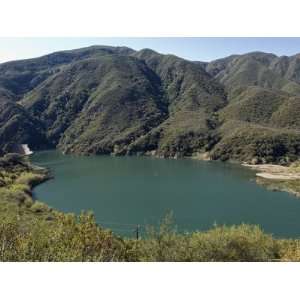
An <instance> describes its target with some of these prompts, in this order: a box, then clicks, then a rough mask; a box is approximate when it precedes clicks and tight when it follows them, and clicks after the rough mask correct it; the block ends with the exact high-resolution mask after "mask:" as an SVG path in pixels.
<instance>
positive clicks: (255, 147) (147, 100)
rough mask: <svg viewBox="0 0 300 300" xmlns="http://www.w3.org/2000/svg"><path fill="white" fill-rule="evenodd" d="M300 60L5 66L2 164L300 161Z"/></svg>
mask: <svg viewBox="0 0 300 300" xmlns="http://www.w3.org/2000/svg"><path fill="white" fill-rule="evenodd" d="M299 113H300V56H299V55H295V56H291V57H286V56H283V57H277V56H276V55H273V54H268V53H261V52H254V53H249V54H245V55H232V56H229V57H226V58H224V59H219V60H216V61H212V62H209V63H202V62H191V61H187V60H184V59H182V58H179V57H176V56H174V55H162V54H159V53H157V52H155V51H153V50H150V49H143V50H141V51H134V50H132V49H129V48H126V47H107V46H92V47H87V48H83V49H77V50H71V51H62V52H57V53H53V54H49V55H46V56H43V57H39V58H35V59H29V60H22V61H15V62H8V63H5V64H0V146H1V154H3V153H6V152H10V151H13V149H14V146H15V145H16V144H18V143H27V144H29V146H30V147H31V148H33V149H42V148H52V147H58V148H59V149H61V150H62V151H64V152H66V153H79V154H110V153H111V154H116V155H125V154H152V155H153V154H155V155H158V156H163V157H180V156H190V155H194V154H196V153H199V152H200V153H204V152H205V153H206V155H207V156H210V157H211V158H212V159H221V160H227V159H234V160H245V161H253V162H278V163H287V162H289V161H292V160H295V159H297V158H298V157H299V156H300V147H299V141H300V117H299V116H300V114H299Z"/></svg>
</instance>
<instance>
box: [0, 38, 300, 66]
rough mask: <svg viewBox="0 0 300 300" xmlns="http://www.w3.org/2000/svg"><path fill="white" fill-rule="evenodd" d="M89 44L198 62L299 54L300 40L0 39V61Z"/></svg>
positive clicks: (35, 55)
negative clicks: (237, 56) (259, 53)
mask: <svg viewBox="0 0 300 300" xmlns="http://www.w3.org/2000/svg"><path fill="white" fill-rule="evenodd" d="M91 45H112V46H128V47H130V48H133V49H136V50H139V49H142V48H152V49H154V50H156V51H158V52H161V53H171V54H175V55H178V56H181V57H184V58H186V59H191V60H202V61H210V60H213V59H217V58H221V57H224V56H228V55H231V54H241V53H247V52H251V51H264V52H272V53H275V54H277V55H293V54H296V53H300V38H0V62H5V61H9V60H15V59H23V58H31V57H37V56H41V55H44V54H48V53H51V52H54V51H59V50H67V49H75V48H80V47H86V46H91Z"/></svg>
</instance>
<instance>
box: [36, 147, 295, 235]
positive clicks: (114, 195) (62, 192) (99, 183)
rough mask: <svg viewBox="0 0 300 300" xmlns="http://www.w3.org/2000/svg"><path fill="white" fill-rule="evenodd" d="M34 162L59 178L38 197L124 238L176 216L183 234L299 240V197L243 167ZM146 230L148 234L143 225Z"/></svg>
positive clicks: (98, 159)
mask: <svg viewBox="0 0 300 300" xmlns="http://www.w3.org/2000/svg"><path fill="white" fill-rule="evenodd" d="M31 161H32V162H33V163H34V164H37V165H39V166H42V167H47V168H49V169H50V170H51V172H52V174H53V175H54V179H51V180H49V181H47V182H45V183H43V184H41V185H39V186H37V187H36V188H35V189H34V197H35V198H37V199H38V200H40V201H43V202H45V203H47V204H48V205H49V206H50V207H52V208H55V209H58V210H60V211H64V212H73V213H76V214H78V213H80V212H81V211H93V212H94V214H95V218H96V221H97V222H98V223H99V224H100V225H103V226H104V227H107V228H111V229H112V230H113V231H114V232H116V233H118V234H120V235H124V236H134V230H135V228H136V225H137V224H139V225H142V226H143V225H146V224H152V225H157V224H158V222H159V221H160V220H161V219H162V218H163V217H164V216H165V215H166V214H167V213H168V212H172V213H173V216H174V221H175V223H176V226H177V229H178V231H181V232H182V231H195V230H206V229H209V228H211V227H213V226H214V224H218V225H222V224H226V225H232V224H241V223H247V224H258V225H260V227H261V228H262V229H263V230H264V231H266V232H268V233H272V234H273V235H274V236H275V237H300V199H299V198H296V197H295V196H292V195H289V194H288V193H285V192H273V191H269V190H267V189H265V188H264V187H262V186H259V185H257V184H256V183H255V173H254V172H253V171H252V170H248V169H246V168H244V167H241V166H239V165H237V164H230V163H222V162H209V161H197V160H192V159H178V160H174V159H159V158H153V157H134V156H126V157H113V156H88V157H87V156H73V155H63V154H62V153H60V152H58V151H41V152H37V153H35V154H34V155H33V156H32V157H31ZM142 226H141V234H143V227H142Z"/></svg>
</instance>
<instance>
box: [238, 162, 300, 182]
mask: <svg viewBox="0 0 300 300" xmlns="http://www.w3.org/2000/svg"><path fill="white" fill-rule="evenodd" d="M242 166H244V167H248V168H251V169H253V170H257V171H260V172H258V173H256V176H258V177H262V178H266V179H274V180H300V172H299V171H298V170H296V169H293V168H291V167H286V166H280V165H272V164H262V165H250V164H246V163H243V164H242Z"/></svg>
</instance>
